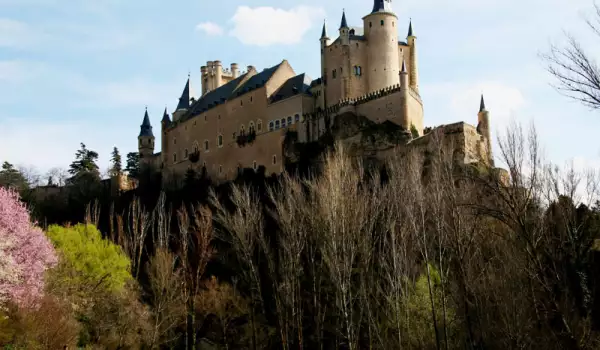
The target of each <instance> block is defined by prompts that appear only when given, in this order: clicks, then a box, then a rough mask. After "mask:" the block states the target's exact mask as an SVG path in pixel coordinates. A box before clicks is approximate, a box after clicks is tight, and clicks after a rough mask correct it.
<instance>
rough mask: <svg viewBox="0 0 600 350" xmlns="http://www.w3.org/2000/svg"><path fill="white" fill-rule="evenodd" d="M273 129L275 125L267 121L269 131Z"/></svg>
mask: <svg viewBox="0 0 600 350" xmlns="http://www.w3.org/2000/svg"><path fill="white" fill-rule="evenodd" d="M273 129H275V125H274V124H273V122H269V131H273Z"/></svg>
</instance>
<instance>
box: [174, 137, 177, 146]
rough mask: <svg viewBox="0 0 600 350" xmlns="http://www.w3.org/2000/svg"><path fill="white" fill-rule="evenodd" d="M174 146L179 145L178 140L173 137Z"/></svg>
mask: <svg viewBox="0 0 600 350" xmlns="http://www.w3.org/2000/svg"><path fill="white" fill-rule="evenodd" d="M173 144H174V145H176V144H177V138H175V137H173Z"/></svg>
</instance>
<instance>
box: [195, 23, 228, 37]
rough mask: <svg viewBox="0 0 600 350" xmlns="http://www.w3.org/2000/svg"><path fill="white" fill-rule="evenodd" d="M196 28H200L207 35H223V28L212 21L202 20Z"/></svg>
mask: <svg viewBox="0 0 600 350" xmlns="http://www.w3.org/2000/svg"><path fill="white" fill-rule="evenodd" d="M196 30H201V31H203V32H204V33H206V34H208V35H214V36H217V35H223V28H221V26H219V25H218V24H216V23H213V22H203V23H200V24H198V25H197V26H196Z"/></svg>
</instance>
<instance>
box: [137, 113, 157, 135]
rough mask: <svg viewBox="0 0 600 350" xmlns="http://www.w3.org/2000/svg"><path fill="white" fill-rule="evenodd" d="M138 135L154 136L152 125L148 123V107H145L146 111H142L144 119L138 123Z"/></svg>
mask: <svg viewBox="0 0 600 350" xmlns="http://www.w3.org/2000/svg"><path fill="white" fill-rule="evenodd" d="M139 136H140V137H142V136H146V137H154V134H153V133H152V125H151V124H150V117H149V116H148V107H146V113H144V120H143V121H142V125H140V135H139Z"/></svg>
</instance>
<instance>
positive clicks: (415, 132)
mask: <svg viewBox="0 0 600 350" xmlns="http://www.w3.org/2000/svg"><path fill="white" fill-rule="evenodd" d="M410 134H411V135H412V137H413V139H416V138H418V137H419V131H418V130H417V128H416V127H415V124H410Z"/></svg>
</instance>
